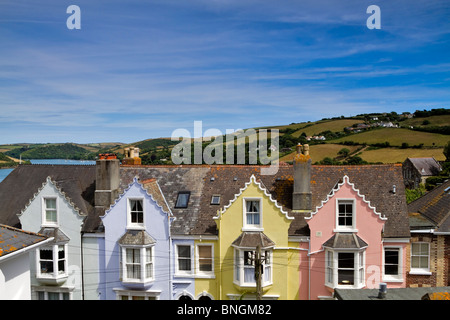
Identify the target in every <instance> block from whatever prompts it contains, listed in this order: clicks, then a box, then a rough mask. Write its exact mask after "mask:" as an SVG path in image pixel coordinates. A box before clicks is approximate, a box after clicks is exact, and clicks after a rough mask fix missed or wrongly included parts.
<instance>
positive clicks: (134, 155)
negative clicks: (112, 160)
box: [122, 147, 141, 166]
mask: <svg viewBox="0 0 450 320" xmlns="http://www.w3.org/2000/svg"><path fill="white" fill-rule="evenodd" d="M122 164H123V165H132V166H133V165H140V164H141V158H139V148H136V147H129V148H125V149H124V158H123V160H122Z"/></svg>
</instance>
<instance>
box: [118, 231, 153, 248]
mask: <svg viewBox="0 0 450 320" xmlns="http://www.w3.org/2000/svg"><path fill="white" fill-rule="evenodd" d="M154 243H156V240H155V239H153V237H152V236H151V235H149V234H148V232H147V231H145V230H127V232H125V234H124V235H123V236H122V237H121V238H120V239H119V244H122V245H134V246H145V245H149V244H154Z"/></svg>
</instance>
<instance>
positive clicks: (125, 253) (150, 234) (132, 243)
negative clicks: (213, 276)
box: [99, 178, 173, 300]
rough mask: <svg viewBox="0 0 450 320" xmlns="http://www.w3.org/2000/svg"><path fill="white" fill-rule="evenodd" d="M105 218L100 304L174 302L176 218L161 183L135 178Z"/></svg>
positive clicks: (100, 239)
mask: <svg viewBox="0 0 450 320" xmlns="http://www.w3.org/2000/svg"><path fill="white" fill-rule="evenodd" d="M100 218H101V221H102V224H103V227H104V237H102V238H99V241H100V255H101V258H100V270H101V274H100V299H106V300H114V299H118V300H128V299H130V300H131V299H133V300H159V299H161V300H170V299H171V297H172V270H171V268H172V263H171V259H172V258H171V257H172V246H171V238H170V224H171V222H172V221H173V217H172V214H171V211H170V209H169V206H168V205H167V202H166V200H165V198H164V195H163V193H162V192H161V189H160V187H159V185H158V182H157V181H156V179H148V180H144V181H138V178H134V180H133V182H132V183H131V184H129V186H128V188H126V189H125V190H124V192H123V193H122V194H121V195H120V196H119V197H118V198H117V199H116V201H115V203H114V204H113V205H111V207H110V208H109V209H108V210H106V212H105V214H104V215H103V216H101V217H100Z"/></svg>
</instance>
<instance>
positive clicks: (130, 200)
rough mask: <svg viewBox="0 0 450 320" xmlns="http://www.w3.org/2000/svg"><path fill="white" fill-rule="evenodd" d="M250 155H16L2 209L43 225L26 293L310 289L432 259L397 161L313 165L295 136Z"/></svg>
mask: <svg viewBox="0 0 450 320" xmlns="http://www.w3.org/2000/svg"><path fill="white" fill-rule="evenodd" d="M124 163H125V164H124ZM261 168H262V167H261V166H237V165H236V166H235V165H211V166H203V165H180V166H142V165H140V162H139V159H138V158H128V159H125V161H123V163H122V165H121V164H120V163H119V160H118V159H116V158H115V156H113V155H101V156H100V157H99V160H97V164H96V165H84V166H83V165H70V166H60V165H21V166H19V167H18V168H17V169H15V170H14V171H13V172H12V173H11V174H10V175H9V176H8V177H7V178H6V179H5V180H4V181H3V182H2V183H1V184H0V207H1V208H0V217H1V223H3V224H6V225H9V226H15V227H20V228H22V229H23V230H28V231H31V232H35V233H38V234H39V235H43V236H46V237H47V239H51V241H48V240H47V243H45V245H43V246H41V247H39V248H37V249H36V250H35V253H33V254H32V255H31V257H32V258H31V262H30V266H31V267H30V268H31V272H30V278H31V279H30V285H31V298H32V299H50V298H52V299H187V300H189V299H192V300H194V299H195V300H196V299H199V300H200V299H214V300H219V299H221V300H226V299H242V298H243V299H255V298H256V295H257V294H260V295H261V297H262V299H283V300H288V299H289V300H291V299H292V300H294V299H313V300H315V299H326V298H331V297H332V296H333V292H334V290H335V289H336V288H354V289H359V288H378V285H379V283H380V282H383V283H387V286H388V287H389V288H402V287H406V286H407V285H410V284H408V283H407V281H408V280H407V279H408V276H409V273H410V272H412V271H414V272H415V277H416V279H417V277H418V275H420V274H421V273H423V274H424V275H425V276H426V273H433V270H430V268H431V262H430V254H429V253H427V251H426V250H428V251H429V246H428V245H427V244H426V243H425V242H420V239H416V241H419V242H420V243H423V246H418V247H417V246H416V247H415V249H414V252H411V243H410V242H411V241H410V240H411V233H410V226H409V217H408V210H407V205H406V200H405V191H404V186H403V180H402V168H401V165H370V166H312V165H311V159H310V156H309V154H308V149H307V147H305V146H303V147H302V146H298V153H297V156H296V158H295V160H294V163H293V165H280V167H279V170H278V172H277V173H276V174H275V175H261ZM417 248H419V249H420V250H419V251H417V250H418V249H417ZM427 259H428V260H427ZM255 265H256V266H257V267H256V268H255ZM447 268H448V267H447ZM255 269H256V270H255ZM446 270H447V269H446ZM414 272H413V273H414ZM445 272H448V271H445ZM255 274H260V276H259V277H255ZM257 279H258V280H257ZM418 281H420V279H419V280H418ZM444 285H447V283H445V284H444ZM257 289H258V290H257Z"/></svg>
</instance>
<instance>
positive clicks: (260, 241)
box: [232, 231, 275, 249]
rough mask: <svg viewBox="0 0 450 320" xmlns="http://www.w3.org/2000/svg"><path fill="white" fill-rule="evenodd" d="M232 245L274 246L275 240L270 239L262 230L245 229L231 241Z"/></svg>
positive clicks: (246, 246)
mask: <svg viewBox="0 0 450 320" xmlns="http://www.w3.org/2000/svg"><path fill="white" fill-rule="evenodd" d="M232 245H233V246H236V247H239V248H256V247H257V246H260V247H261V249H263V248H268V247H273V246H275V242H273V241H272V240H270V238H269V237H268V236H266V235H265V234H264V233H263V232H251V231H245V232H242V233H241V234H240V235H239V237H237V238H236V240H234V241H233V243H232Z"/></svg>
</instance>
